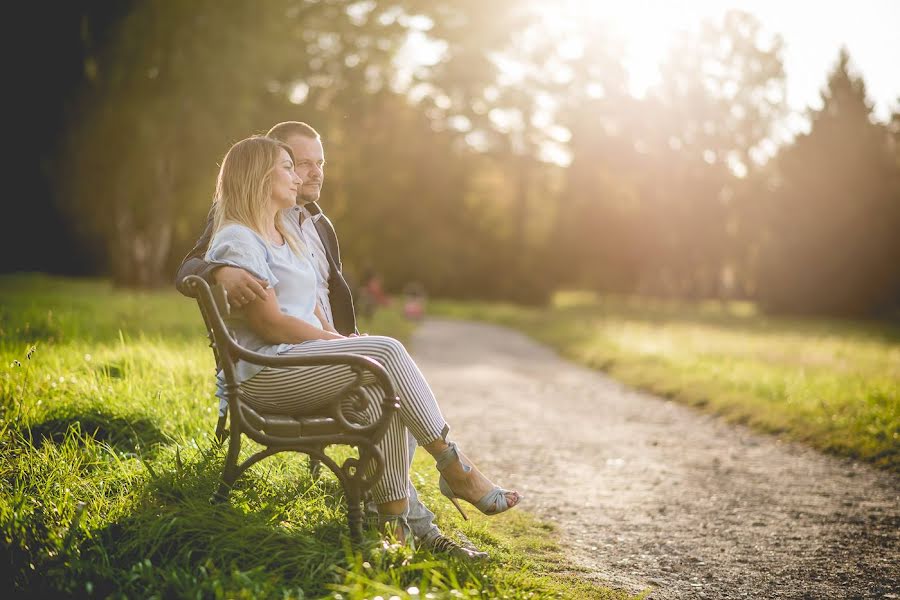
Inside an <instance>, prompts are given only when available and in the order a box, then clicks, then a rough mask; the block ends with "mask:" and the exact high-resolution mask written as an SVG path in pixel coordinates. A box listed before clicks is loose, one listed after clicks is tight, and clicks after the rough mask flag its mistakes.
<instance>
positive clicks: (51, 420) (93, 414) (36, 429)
mask: <svg viewBox="0 0 900 600" xmlns="http://www.w3.org/2000/svg"><path fill="white" fill-rule="evenodd" d="M72 428H76V436H77V437H78V438H80V439H84V438H87V437H90V438H93V439H94V440H97V441H99V442H103V443H105V444H108V445H109V446H111V447H112V448H114V449H115V450H116V451H118V452H133V453H136V454H140V453H142V452H144V451H146V450H148V449H151V448H154V447H156V446H158V445H159V444H162V443H164V442H166V441H167V438H166V436H165V434H164V433H163V431H162V430H160V429H159V428H158V427H157V426H156V424H155V423H154V422H153V420H152V419H150V418H149V417H146V416H141V415H134V414H124V415H123V414H116V413H114V412H111V411H106V410H103V409H102V408H98V407H91V408H86V409H84V410H82V411H80V412H71V409H70V410H69V411H57V412H51V413H50V414H48V415H46V416H45V417H44V419H43V420H42V421H40V422H39V423H36V424H33V425H31V427H29V428H28V431H29V433H30V439H31V440H32V443H33V444H34V445H35V447H40V446H41V444H43V443H44V442H46V441H51V442H54V443H57V444H59V443H62V441H63V440H64V439H65V438H66V435H67V433H68V432H69V430H70V429H72Z"/></svg>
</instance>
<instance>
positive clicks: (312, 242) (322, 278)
mask: <svg viewBox="0 0 900 600" xmlns="http://www.w3.org/2000/svg"><path fill="white" fill-rule="evenodd" d="M294 211H295V212H296V213H298V216H299V215H303V217H302V220H301V223H300V232H301V233H302V234H303V244H304V246H306V253H307V255H308V257H309V260H310V261H311V262H312V264H313V268H314V270H315V272H316V298H317V299H318V301H319V304H321V305H322V310H323V311H324V312H325V318H326V319H328V323H329V324H330V325H331V326H332V327H334V317H332V315H331V301H330V300H329V299H328V276H329V274H330V270H331V269H330V267H329V266H328V255H327V254H325V244H324V243H323V242H322V239H321V238H320V237H319V232H318V231H316V221H318V220H319V219H321V218H322V217H323V216H324V215H323V214H322V213H319V214H317V215H315V216H313V215H311V214H310V213H309V211H308V210H306V207H300V206H297V207H295V208H294Z"/></svg>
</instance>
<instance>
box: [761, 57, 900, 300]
mask: <svg viewBox="0 0 900 600" xmlns="http://www.w3.org/2000/svg"><path fill="white" fill-rule="evenodd" d="M821 96H822V102H823V106H822V108H821V109H820V110H817V111H814V112H812V113H811V115H810V116H811V128H810V132H809V133H808V134H806V135H802V136H800V137H799V138H798V139H797V140H796V141H795V143H794V144H793V145H792V146H790V147H788V148H786V149H785V150H784V151H783V152H782V153H781V154H780V155H779V156H778V158H777V162H776V169H775V173H776V175H775V177H774V179H773V181H772V188H773V191H772V193H771V195H770V196H769V197H768V198H767V204H766V205H765V209H764V210H765V212H766V221H767V225H768V227H767V231H766V232H765V244H764V245H763V256H762V260H761V273H760V296H761V300H762V302H763V305H764V306H765V307H766V308H767V309H769V310H771V311H776V312H793V313H822V314H833V315H847V316H849V315H869V314H872V313H873V312H876V311H878V310H881V309H883V308H885V306H886V304H887V303H888V302H889V299H890V296H891V293H892V290H893V289H895V286H896V284H897V277H898V271H900V270H898V268H897V264H898V254H897V248H896V242H895V241H894V240H895V239H896V238H897V235H898V232H900V188H898V185H897V179H898V177H897V175H898V168H897V163H896V159H895V158H894V156H893V155H892V154H893V152H892V150H891V144H890V136H889V132H888V129H887V128H886V127H885V126H884V125H881V124H878V123H875V122H874V121H873V118H872V105H871V103H870V102H869V101H868V99H867V98H866V89H865V83H864V82H863V80H862V78H860V77H858V76H856V75H854V74H853V72H852V70H851V65H850V57H849V55H848V53H847V51H846V49H842V50H841V52H840V55H839V58H838V61H837V64H836V66H835V68H834V70H833V71H832V72H831V74H830V75H829V78H828V83H827V85H826V87H825V89H824V90H823V92H822V95H821Z"/></svg>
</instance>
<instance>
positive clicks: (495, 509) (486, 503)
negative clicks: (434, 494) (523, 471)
mask: <svg viewBox="0 0 900 600" xmlns="http://www.w3.org/2000/svg"><path fill="white" fill-rule="evenodd" d="M435 460H436V461H437V470H438V471H441V472H443V471H444V469H446V468H447V467H449V466H450V465H452V464H453V463H455V462H459V464H460V465H461V466H462V468H463V471H465V472H466V473H468V472H469V471H471V470H472V465H467V464H466V463H464V462H463V461H462V458H461V457H460V455H459V448H458V447H457V445H456V442H450V443H449V445H448V447H447V449H446V450H444V451H443V452H441V453H440V454H438V455H437V456H436V457H435ZM438 487H439V488H440V490H441V493H442V494H443V495H444V496H446V497H447V499H448V500H450V502H452V503H453V506H455V507H456V510H458V511H459V514H461V515H462V518H463V519H466V520H468V519H469V517H468V516H467V515H466V513H465V511H463V509H462V507H461V506H460V505H459V499H460V498H461V499H462V500H465V501H466V502H468V503H469V504H472V505H473V506H474V507H475V508H477V509H478V510H480V511H481V512H482V513H484V514H486V515H499V514H500V513H502V512H504V511H507V510H509V509H510V508H512V507H513V506H516V505H517V504H518V503H519V500H521V499H522V496H521V495H520V494H519V492H516V491H512V490H505V489H503V488H502V487H500V486H499V485H495V486H494V488H493V489H492V490H491V491H489V492H488V493H487V494H485V495H484V496H482V497H481V499H480V500H478V501H477V502H472V501H471V500H467V499H466V498H462V497H461V496H457V495H456V493H455V492H454V491H453V488H451V487H450V484H449V483H448V482H447V480H446V479H444V475H443V474H442V475H441V477H440V479H439V480H438ZM507 494H515V496H516V500H515V502H513V503H512V504H510V503H509V502H508V501H507V499H506V495H507Z"/></svg>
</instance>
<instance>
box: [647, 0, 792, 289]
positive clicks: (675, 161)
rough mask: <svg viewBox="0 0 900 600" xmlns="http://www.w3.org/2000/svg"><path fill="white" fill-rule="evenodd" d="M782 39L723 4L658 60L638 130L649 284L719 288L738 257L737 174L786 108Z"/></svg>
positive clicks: (748, 164)
mask: <svg viewBox="0 0 900 600" xmlns="http://www.w3.org/2000/svg"><path fill="white" fill-rule="evenodd" d="M780 51H781V40H780V38H779V37H778V36H771V35H768V34H767V33H766V32H765V31H763V29H762V27H761V25H760V23H759V21H758V20H757V19H756V18H755V17H753V16H752V15H750V14H748V13H745V12H741V11H729V12H728V13H726V15H725V16H724V18H723V19H722V20H721V21H720V22H714V21H706V22H704V23H703V24H702V26H701V27H700V29H699V30H698V31H696V32H692V33H685V34H684V35H683V36H682V37H681V38H680V39H679V40H678V41H677V43H676V44H675V46H674V47H673V48H672V51H671V52H670V53H669V56H668V59H667V61H666V62H665V63H664V64H663V66H662V74H663V77H662V82H661V84H660V86H659V88H658V89H657V90H655V92H654V93H653V94H652V95H651V97H650V98H649V99H648V100H647V101H646V102H645V104H644V107H643V114H644V115H645V118H644V119H643V121H641V123H640V126H641V127H640V129H638V130H636V131H635V136H636V138H637V139H638V141H639V143H640V144H641V145H642V149H643V151H644V153H645V154H646V155H647V157H648V167H649V169H648V170H647V171H645V178H644V180H643V182H642V185H641V188H642V189H641V196H642V198H643V200H644V202H645V204H644V205H643V210H644V213H645V215H646V217H647V219H646V221H645V223H646V225H647V227H648V229H647V230H646V231H645V233H644V239H647V240H649V243H650V244H651V246H650V248H649V249H648V250H649V251H648V252H647V254H646V255H645V260H644V266H643V270H644V284H643V288H644V289H647V290H648V291H659V292H663V293H669V294H675V295H680V296H689V297H710V296H712V297H717V296H721V295H723V294H724V293H725V292H726V290H725V289H723V276H724V274H725V273H726V272H728V271H729V270H732V269H734V268H735V266H736V265H738V264H743V262H744V261H743V260H742V256H741V255H742V253H743V251H744V249H743V248H741V247H740V246H739V245H738V244H737V239H738V238H736V237H735V234H736V233H737V231H738V228H739V227H740V226H741V220H742V219H743V211H742V207H740V206H737V205H736V203H735V201H734V200H735V194H734V186H735V184H736V183H737V180H736V179H735V176H736V175H737V176H743V175H744V174H745V173H746V172H747V170H748V168H750V167H751V166H752V162H751V158H750V157H751V155H752V153H753V152H754V149H756V148H758V147H759V145H760V144H762V143H764V142H765V141H766V140H768V139H769V138H770V137H771V135H772V132H773V127H774V125H775V123H776V122H777V120H778V119H779V118H780V117H781V116H782V115H783V114H784V110H785V103H784V98H785V93H784V86H785V80H784V70H783V67H782V62H781V57H780Z"/></svg>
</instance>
